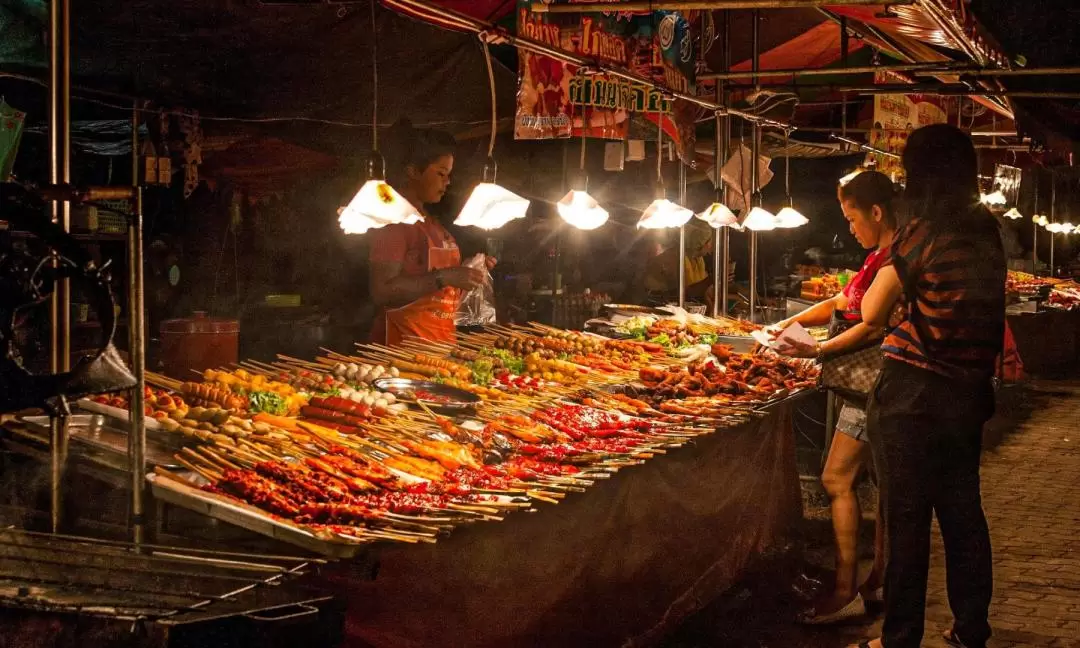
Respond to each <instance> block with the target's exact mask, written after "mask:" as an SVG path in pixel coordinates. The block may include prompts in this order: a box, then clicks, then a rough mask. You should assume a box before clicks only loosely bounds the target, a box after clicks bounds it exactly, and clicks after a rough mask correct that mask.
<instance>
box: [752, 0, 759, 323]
mask: <svg viewBox="0 0 1080 648" xmlns="http://www.w3.org/2000/svg"><path fill="white" fill-rule="evenodd" d="M753 21H754V24H753V27H752V28H751V32H750V33H751V47H752V50H753V58H752V63H753V72H754V86H755V87H760V84H761V79H759V78H758V74H757V73H758V69H759V63H760V61H759V55H760V49H761V42H760V39H759V36H760V34H759V32H760V27H761V25H760V23H761V11H760V10H758V9H755V10H754V12H753ZM751 132H752V134H753V135H752V140H753V141H752V142H751V153H750V191H751V193H750V202H751V204H750V206H749V208H751V209H752V208H753V207H754V202H755V201H756V200H757V199H758V182H760V179H759V178H758V156H759V155H761V125H760V124H759V123H758V122H757V121H755V122H753V124H752V125H751ZM757 257H758V233H757V232H755V231H753V230H751V231H750V321H751V322H753V321H755V320H756V319H757V283H758V276H757V266H758V258H757Z"/></svg>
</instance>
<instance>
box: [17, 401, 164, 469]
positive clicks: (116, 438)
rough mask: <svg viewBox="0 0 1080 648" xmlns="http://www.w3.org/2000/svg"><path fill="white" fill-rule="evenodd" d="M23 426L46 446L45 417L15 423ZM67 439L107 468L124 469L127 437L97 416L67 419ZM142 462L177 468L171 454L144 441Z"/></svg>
mask: <svg viewBox="0 0 1080 648" xmlns="http://www.w3.org/2000/svg"><path fill="white" fill-rule="evenodd" d="M19 420H21V421H22V422H23V424H25V425H26V431H27V432H28V433H29V435H30V436H31V437H33V438H34V439H35V440H37V441H40V442H43V443H48V442H49V427H50V419H49V417H48V416H25V417H23V418H21V419H19ZM68 434H69V436H70V439H71V440H72V441H73V442H74V443H75V444H78V445H80V446H82V447H83V449H84V450H87V451H89V452H90V453H100V454H102V455H105V456H107V457H108V458H109V460H110V465H116V466H118V467H120V468H121V469H123V470H126V469H127V459H128V433H127V431H126V430H120V429H117V428H115V427H112V426H110V425H109V424H108V420H107V419H106V417H104V416H102V415H100V414H76V415H73V416H71V417H70V418H69V419H68ZM146 462H147V463H148V464H150V465H152V466H161V467H163V468H180V467H181V466H180V464H179V463H177V462H176V460H175V459H174V458H173V450H171V449H170V448H167V447H164V446H163V445H161V444H159V443H157V442H156V441H152V440H150V439H148V440H147V444H146Z"/></svg>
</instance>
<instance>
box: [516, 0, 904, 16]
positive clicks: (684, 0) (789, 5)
mask: <svg viewBox="0 0 1080 648" xmlns="http://www.w3.org/2000/svg"><path fill="white" fill-rule="evenodd" d="M914 3H915V0H653V1H651V2H648V1H644V2H633V1H632V2H619V3H614V2H577V3H574V4H565V5H563V4H558V5H557V4H546V3H543V2H533V3H532V5H531V7H530V10H531V11H532V12H533V13H595V12H606V11H656V10H665V11H693V10H715V11H721V10H726V9H814V8H817V7H825V6H833V7H835V6H862V7H866V6H873V7H881V6H889V5H909V4H914Z"/></svg>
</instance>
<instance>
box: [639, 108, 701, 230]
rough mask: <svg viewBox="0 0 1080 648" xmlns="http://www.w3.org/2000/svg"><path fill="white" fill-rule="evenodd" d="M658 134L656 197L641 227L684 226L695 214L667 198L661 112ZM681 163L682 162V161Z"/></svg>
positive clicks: (646, 210) (644, 214)
mask: <svg viewBox="0 0 1080 648" xmlns="http://www.w3.org/2000/svg"><path fill="white" fill-rule="evenodd" d="M656 121H657V125H658V126H657V134H656V199H655V200H653V201H652V203H650V204H649V206H648V207H646V208H645V211H644V212H642V213H641V218H640V219H638V224H637V226H638V228H639V229H665V228H669V227H682V226H683V225H686V223H687V222H688V221H689V220H690V219H691V218H692V217H693V216H694V212H692V211H690V210H689V209H687V208H686V207H683V206H682V205H679V204H676V203H673V202H671V201H670V200H668V199H667V191H666V190H665V189H664V174H663V172H662V171H661V164H662V162H663V159H664V114H663V113H659V118H658V119H657V120H656ZM680 164H682V163H681V162H680Z"/></svg>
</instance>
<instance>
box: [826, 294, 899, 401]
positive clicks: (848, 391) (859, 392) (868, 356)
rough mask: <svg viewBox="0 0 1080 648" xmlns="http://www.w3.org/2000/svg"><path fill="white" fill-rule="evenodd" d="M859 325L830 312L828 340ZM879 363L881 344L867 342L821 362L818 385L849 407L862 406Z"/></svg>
mask: <svg viewBox="0 0 1080 648" xmlns="http://www.w3.org/2000/svg"><path fill="white" fill-rule="evenodd" d="M859 321H861V320H847V319H845V318H844V317H843V314H842V313H839V312H834V313H833V317H832V321H831V322H830V323H829V338H830V339H831V338H834V337H836V336H837V335H839V334H841V333H843V332H844V331H846V330H848V329H849V328H851V327H853V326H855V325H856V324H858V323H859ZM883 363H884V356H883V355H882V353H881V340H874V341H873V342H868V343H866V344H863V345H861V346H859V347H857V348H855V349H851V350H850V351H847V352H845V353H840V354H837V355H831V356H828V357H826V358H825V359H823V360H822V362H821V377H820V378H819V385H820V387H821V388H822V389H828V390H831V391H833V392H835V393H836V394H837V395H838V396H841V397H842V398H844V399H845V400H849V401H851V402H852V403H853V404H856V405H860V406H865V404H866V401H867V399H868V398H869V397H870V393H871V392H872V391H873V388H874V383H876V382H877V379H878V376H879V375H880V374H881V367H882V364H883Z"/></svg>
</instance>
